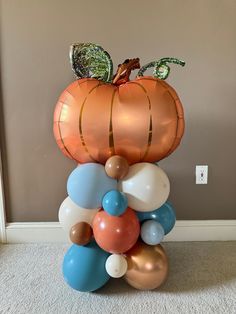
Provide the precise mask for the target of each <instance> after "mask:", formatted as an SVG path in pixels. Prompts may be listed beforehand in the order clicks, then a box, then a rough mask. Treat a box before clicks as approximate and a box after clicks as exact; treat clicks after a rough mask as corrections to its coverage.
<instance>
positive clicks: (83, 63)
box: [70, 43, 113, 82]
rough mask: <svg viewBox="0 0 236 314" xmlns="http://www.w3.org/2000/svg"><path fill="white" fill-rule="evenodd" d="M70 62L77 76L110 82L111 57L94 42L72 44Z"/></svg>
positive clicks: (111, 73)
mask: <svg viewBox="0 0 236 314" xmlns="http://www.w3.org/2000/svg"><path fill="white" fill-rule="evenodd" d="M70 63H71V67H72V70H73V72H74V73H75V75H76V77H77V78H85V77H91V78H96V79H98V80H102V81H104V82H110V81H111V79H112V76H113V62H112V59H111V57H110V55H109V54H108V52H106V51H105V50H104V49H103V48H102V47H101V46H98V45H96V44H91V43H78V44H72V45H71V46H70Z"/></svg>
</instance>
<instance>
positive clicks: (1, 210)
mask: <svg viewBox="0 0 236 314" xmlns="http://www.w3.org/2000/svg"><path fill="white" fill-rule="evenodd" d="M6 242H7V235H6V211H5V196H4V182H3V163H2V154H1V149H0V243H6Z"/></svg>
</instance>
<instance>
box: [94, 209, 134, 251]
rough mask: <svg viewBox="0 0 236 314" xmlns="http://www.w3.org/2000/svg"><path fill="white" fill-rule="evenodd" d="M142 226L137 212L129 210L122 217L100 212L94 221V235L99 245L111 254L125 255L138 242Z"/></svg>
mask: <svg viewBox="0 0 236 314" xmlns="http://www.w3.org/2000/svg"><path fill="white" fill-rule="evenodd" d="M139 231H140V226H139V221H138V219H137V216H136V214H135V212H134V211H133V210H132V209H131V208H127V210H126V211H125V213H124V214H123V215H121V216H118V217H116V216H111V215H109V214H108V213H106V212H105V211H103V210H101V211H99V212H98V213H97V214H96V216H95V217H94V220H93V233H94V238H95V240H96V242H97V244H98V245H99V246H100V247H101V248H102V249H103V250H105V251H107V252H110V253H117V254H119V253H124V252H126V251H128V250H129V249H130V248H131V247H132V246H133V245H134V244H135V243H136V241H137V239H138V236H139Z"/></svg>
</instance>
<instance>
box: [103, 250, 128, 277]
mask: <svg viewBox="0 0 236 314" xmlns="http://www.w3.org/2000/svg"><path fill="white" fill-rule="evenodd" d="M105 267H106V271H107V273H108V275H109V276H111V277H113V278H120V277H122V276H124V274H125V273H126V271H127V267H128V265H127V261H126V259H125V257H124V256H123V255H121V254H112V255H110V256H109V257H108V259H107V260H106V264H105Z"/></svg>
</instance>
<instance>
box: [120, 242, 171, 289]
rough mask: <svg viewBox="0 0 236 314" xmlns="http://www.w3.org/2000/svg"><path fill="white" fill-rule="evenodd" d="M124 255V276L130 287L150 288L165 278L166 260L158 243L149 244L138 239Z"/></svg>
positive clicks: (166, 270)
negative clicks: (126, 263) (125, 261)
mask: <svg viewBox="0 0 236 314" xmlns="http://www.w3.org/2000/svg"><path fill="white" fill-rule="evenodd" d="M125 255H126V260H127V262H128V270H127V272H126V274H125V277H124V278H125V280H126V281H127V282H128V284H130V285H131V286H132V287H134V288H136V289H140V290H152V289H156V288H158V287H159V286H160V285H161V284H162V283H163V282H164V281H165V280H166V278H167V275H168V260H167V256H166V253H165V251H164V249H163V247H162V246H161V245H160V244H158V245H152V246H151V245H147V244H145V243H143V242H141V241H139V242H137V243H136V244H135V246H134V247H133V248H132V249H131V250H129V251H128V252H126V253H125Z"/></svg>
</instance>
